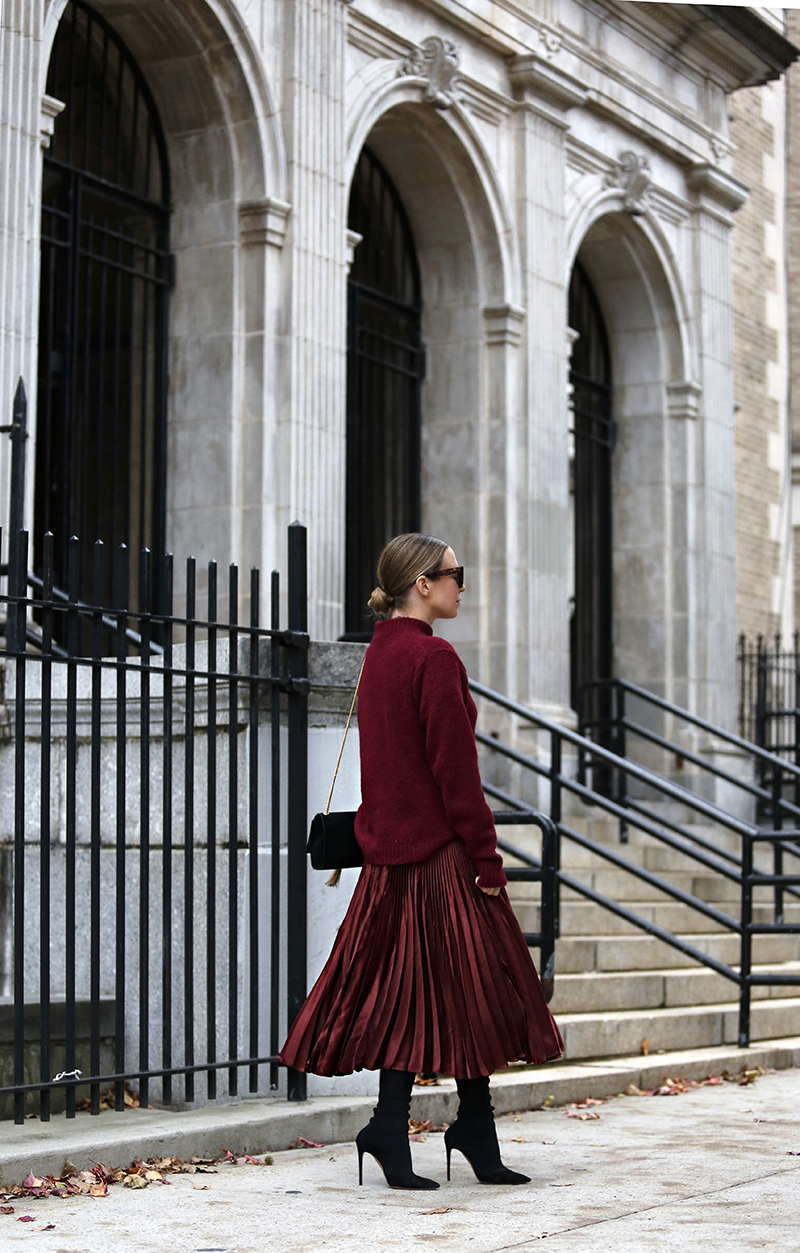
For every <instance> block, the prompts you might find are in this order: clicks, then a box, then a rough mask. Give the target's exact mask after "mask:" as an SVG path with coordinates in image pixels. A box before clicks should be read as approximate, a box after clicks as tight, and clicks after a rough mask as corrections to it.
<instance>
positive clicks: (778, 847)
mask: <svg viewBox="0 0 800 1253" xmlns="http://www.w3.org/2000/svg"><path fill="white" fill-rule="evenodd" d="M782 792H783V771H782V770H781V769H780V767H778V766H776V767H775V769H774V770H773V772H772V829H773V830H774V831H780V830H782V828H783V797H782ZM772 873H773V874H774V875H781V874H783V845H782V844H781V843H780V842H779V841H776V842H775V843H774V844H773V845H772ZM774 905H775V922H776V923H778V924H780V923H782V922H783V886H782V885H781V884H780V883H776V884H775V885H774Z"/></svg>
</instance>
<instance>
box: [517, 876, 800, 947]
mask: <svg viewBox="0 0 800 1253" xmlns="http://www.w3.org/2000/svg"><path fill="white" fill-rule="evenodd" d="M523 888H524V889H526V890H527V889H529V888H530V889H535V890H536V897H537V898H538V895H539V888H540V885H539V884H538V883H536V884H527V883H525V884H523V883H512V884H510V885H509V896H510V898H511V903H512V905H513V906H514V913H515V914H516V916H517V919H518V920H519V924H520V926H521V927H522V930H523V931H538V930H539V923H540V914H541V911H540V907H539V902H538V899H532V900H531V899H524V898H520V897H519V896H518V895H517V893H518V891H519V890H520V889H523ZM624 904H625V905H626V906H627V908H628V909H630V910H632V911H633V913H635V914H638V915H639V916H640V917H641V918H644V919H645V920H646V921H648V922H655V923H656V924H657V925H658V926H659V927H664V928H665V929H666V930H667V931H672V932H673V934H678V933H680V934H681V935H686V936H687V937H688V938H689V939H691V934H692V933H706V932H713V931H716V932H722V931H724V927H723V926H722V923H718V922H714V921H712V920H711V919H710V918H706V917H705V916H704V915H703V914H699V913H698V912H697V911H696V910H694V909H690V908H689V906H688V905H683V904H682V903H681V902H680V901H638V900H637V901H625V902H624ZM726 912H729V913H731V914H733V916H734V917H737V916H738V910H737V911H733V910H728V909H726ZM784 918H785V921H786V922H794V923H798V922H800V902H798V903H797V904H795V905H786V907H785V910H784ZM753 921H754V922H757V923H770V922H773V921H774V916H773V909H772V906H771V905H756V906H755V907H754V909H753ZM641 934H642V932H641V931H640V929H639V928H638V927H635V926H634V925H633V923H631V922H626V921H625V920H624V919H623V918H618V917H617V915H616V914H612V913H611V912H610V911H609V910H607V909H603V907H602V906H601V905H595V904H594V902H593V901H586V900H579V901H567V900H565V901H563V902H562V904H561V935H562V937H563V938H564V939H569V938H571V937H574V936H586V935H641Z"/></svg>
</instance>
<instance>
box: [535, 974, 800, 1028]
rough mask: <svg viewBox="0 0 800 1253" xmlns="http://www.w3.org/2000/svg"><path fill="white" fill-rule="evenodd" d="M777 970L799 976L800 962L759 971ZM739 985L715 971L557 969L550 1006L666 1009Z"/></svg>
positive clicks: (776, 993) (583, 1010)
mask: <svg viewBox="0 0 800 1253" xmlns="http://www.w3.org/2000/svg"><path fill="white" fill-rule="evenodd" d="M756 970H757V971H758V972H762V971H764V972H766V971H767V970H773V971H774V970H778V971H779V972H780V973H781V974H785V975H789V974H791V975H797V977H798V978H800V962H785V963H783V964H782V965H780V966H778V967H775V966H772V967H766V966H759V967H757V968H754V972H755V971H756ZM734 991H735V984H733V983H732V982H731V981H730V980H729V979H725V978H724V977H723V976H722V975H718V974H716V973H715V972H714V971H713V970H709V969H708V968H704V967H702V966H701V967H696V968H695V969H692V970H685V969H683V970H682V969H677V970H668V969H664V970H649V971H618V972H615V973H601V972H596V971H591V972H589V973H584V974H559V976H558V978H557V979H556V981H555V993H554V995H553V999H552V1001H551V1003H550V1008H551V1009H552V1011H553V1013H554V1014H555V1015H556V1017H558V1015H559V1014H562V1013H565V1014H596V1013H604V1012H607V1011H612V1012H616V1011H619V1010H634V1009H664V1008H679V1007H680V1006H684V1007H687V1006H695V1005H714V1004H718V1003H720V1002H723V1001H725V1000H728V999H729V998H730V996H731V995H732V994H733V992H734ZM798 991H800V986H794V987H793V986H791V985H783V986H781V985H778V986H773V987H755V988H753V989H752V998H753V1000H754V1001H755V1000H759V1001H762V1000H769V999H770V998H772V997H779V998H782V999H786V998H792V997H796V996H797V995H798Z"/></svg>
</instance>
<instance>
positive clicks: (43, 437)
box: [34, 0, 170, 589]
mask: <svg viewBox="0 0 800 1253" xmlns="http://www.w3.org/2000/svg"><path fill="white" fill-rule="evenodd" d="M47 93H48V95H51V96H54V97H55V98H56V99H57V100H60V101H62V102H63V104H64V105H65V108H64V110H63V112H62V113H61V114H60V115H59V116H58V118H57V119H56V124H55V133H54V136H53V140H52V144H51V147H50V150H49V152H47V153H46V154H45V157H44V176H43V192H42V268H41V299H40V331H39V398H38V409H37V431H36V494H35V520H34V545H35V548H34V552H35V554H36V555H35V558H34V559H35V560H37V557H38V556H39V554H40V552H41V548H40V545H41V538H42V535H43V534H44V532H45V531H48V530H50V531H52V532H53V533H54V536H55V551H56V579H57V581H58V582H59V583H61V584H62V585H63V584H64V582H65V580H66V574H67V560H66V546H67V542H68V540H69V537H70V535H72V534H77V535H78V536H79V537H80V538H81V539H82V540H83V541H84V543H83V552H84V561H83V569H82V571H81V575H82V582H83V586H84V589H85V588H86V587H87V582H86V580H87V577H88V574H89V571H88V563H89V562H90V561H91V553H90V549H91V543H92V541H94V540H96V539H102V540H103V541H104V542H105V543H106V544H108V545H116V544H119V543H122V542H124V543H126V544H128V545H129V546H130V548H131V550H132V551H131V557H132V580H133V581H134V583H135V579H136V556H137V554H138V552H139V550H140V549H141V548H142V547H143V546H144V545H147V546H148V547H150V548H152V549H154V550H156V551H159V550H160V551H163V547H164V517H165V492H166V484H165V473H166V445H165V419H166V393H167V292H168V286H169V281H170V266H169V200H170V192H169V171H168V166H167V156H166V145H165V142H164V135H163V131H162V128H161V123H160V121H159V117H158V113H157V111H156V107H155V104H154V102H153V99H152V97H151V95H150V92H149V90H148V87H147V84H146V83H145V81H144V79H143V77H142V74H141V71H140V70H139V68H138V66H137V64H136V62H135V61H134V60H133V57H132V56H131V54H130V53H129V52H128V50H127V48H126V47H125V45H124V43H123V42H122V40H121V39H120V38H119V36H118V35H116V34H115V32H114V31H113V29H112V28H111V27H110V26H109V24H108V23H107V22H106V21H105V19H104V18H103V17H101V16H100V15H99V14H97V13H95V12H94V10H93V9H91V8H90V6H89V5H88V4H85V3H84V0H70V3H69V4H68V5H67V7H66V9H65V11H64V15H63V17H62V19H61V23H60V25H59V27H58V31H57V34H56V39H55V44H54V46H53V51H52V55H51V59H50V66H49V70H48V76H47ZM37 563H38V562H37ZM88 586H91V583H89V584H88Z"/></svg>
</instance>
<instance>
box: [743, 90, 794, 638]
mask: <svg viewBox="0 0 800 1253" xmlns="http://www.w3.org/2000/svg"><path fill="white" fill-rule="evenodd" d="M765 92H773V93H775V92H778V93H780V95H781V97H782V88H781V87H780V85H779V86H778V87H777V88H773V87H767V88H762V87H756V88H750V89H747V90H743V91H739V92H736V93H735V94H734V95H733V96H732V97H731V100H730V118H731V130H730V133H731V139H732V141H733V142H734V143H735V144H736V153H735V156H734V166H733V172H734V174H735V175H736V177H737V178H739V179H741V180H742V182H744V183H746V184H747V186H748V187H749V188H750V198H749V200H748V201H747V203H746V204H745V205H744V206H743V207H742V208H741V209H740V210H739V211H738V213H737V214H736V218H735V226H734V232H733V301H734V378H735V399H736V403H737V406H738V409H737V413H736V493H737V536H736V540H737V606H736V608H737V627H738V630H739V631H744V632H745V633H746V634H747V635H749V636H752V635H756V634H765V633H768V634H772V633H773V632H775V631H778V630H780V629H781V590H782V588H783V584H784V583H785V579H786V575H787V571H786V570H785V569H783V570H782V561H783V560H784V559H785V557H786V554H787V545H786V542H785V541H786V528H787V526H788V520H787V518H786V516H785V515H784V516H783V530H782V529H781V527H782V514H781V502H782V489H785V486H786V485H785V482H784V479H785V475H786V474H787V472H788V464H787V461H788V458H787V450H786V448H785V447H784V446H783V445H782V444H781V438H782V435H781V427H782V414H781V401H780V397H781V394H782V388H783V387H784V381H783V380H784V378H785V362H784V363H783V371H782V369H781V356H782V353H783V354H784V355H785V338H784V341H783V343H782V342H781V335H782V333H783V331H784V328H783V327H782V326H781V322H782V318H783V316H784V314H783V313H782V312H781V310H782V306H781V289H782V281H783V275H782V273H781V272H780V270H781V266H782V262H781V255H782V250H783V239H782V233H781V219H782V209H783V206H782V205H781V204H778V203H777V199H778V196H780V195H781V189H780V182H781V178H782V173H781V172H780V171H779V170H778V169H777V162H779V161H781V160H782V159H783V151H782V147H783V137H782V135H781V133H780V128H779V127H776V126H775V125H773V121H774V119H775V114H776V109H777V108H782V100H781V99H778V100H776V99H775V97H774V96H773V97H772V99H770V100H766V101H765V99H764V93H765ZM765 115H766V116H765ZM770 118H772V121H771V120H770ZM770 184H771V185H770ZM776 190H777V193H778V195H777V196H776ZM785 434H786V433H785V430H784V432H783V438H784V440H785ZM783 494H784V507H785V505H786V499H785V491H784V493H783ZM782 536H783V542H782ZM789 576H790V577H791V573H790V572H789ZM790 616H791V610H790ZM783 625H784V627H785V625H786V615H785V614H784V622H783Z"/></svg>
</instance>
